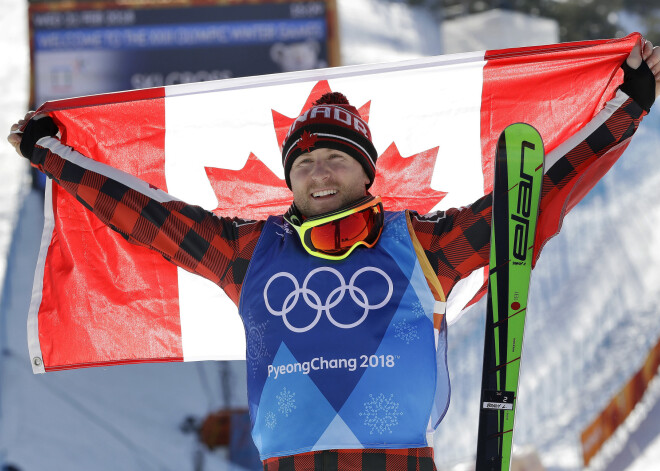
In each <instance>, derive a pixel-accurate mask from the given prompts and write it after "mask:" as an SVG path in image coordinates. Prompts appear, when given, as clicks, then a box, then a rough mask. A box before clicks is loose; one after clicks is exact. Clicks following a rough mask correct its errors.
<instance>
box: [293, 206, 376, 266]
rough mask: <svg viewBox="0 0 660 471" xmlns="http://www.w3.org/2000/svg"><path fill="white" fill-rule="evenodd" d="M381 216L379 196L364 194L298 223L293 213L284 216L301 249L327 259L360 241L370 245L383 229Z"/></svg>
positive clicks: (341, 255) (347, 251)
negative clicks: (350, 201)
mask: <svg viewBox="0 0 660 471" xmlns="http://www.w3.org/2000/svg"><path fill="white" fill-rule="evenodd" d="M383 219H384V215H383V203H382V202H381V199H380V197H379V196H377V197H373V196H367V197H366V198H362V199H360V200H358V201H357V202H356V203H355V204H354V205H352V206H350V207H348V208H341V209H339V210H337V211H334V212H331V213H329V214H328V213H326V214H321V215H319V216H314V217H311V218H309V219H306V220H305V221H303V222H302V223H299V220H298V218H297V217H296V216H291V217H290V219H289V218H287V220H288V221H289V222H290V223H291V226H292V227H293V228H294V229H295V230H296V232H298V235H299V236H300V241H301V242H302V245H303V247H304V248H305V250H306V251H307V252H308V253H309V254H311V255H314V256H315V257H320V258H325V259H328V260H343V259H345V258H346V257H348V256H349V255H350V254H351V252H353V250H355V249H356V248H357V247H358V246H360V245H364V246H365V247H373V246H374V245H375V244H376V242H378V238H379V237H380V234H381V232H382V231H383Z"/></svg>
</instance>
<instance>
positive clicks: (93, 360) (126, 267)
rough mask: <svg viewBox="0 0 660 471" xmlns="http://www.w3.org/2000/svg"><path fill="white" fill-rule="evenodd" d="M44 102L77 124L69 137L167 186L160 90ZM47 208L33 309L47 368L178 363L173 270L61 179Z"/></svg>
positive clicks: (68, 124) (69, 124)
mask: <svg viewBox="0 0 660 471" xmlns="http://www.w3.org/2000/svg"><path fill="white" fill-rule="evenodd" d="M42 110H44V111H50V112H51V115H52V116H53V118H54V119H55V120H56V121H57V122H59V123H61V124H63V125H64V126H62V127H61V129H62V128H68V129H75V130H77V131H76V132H75V133H71V134H67V133H66V132H65V135H64V136H63V138H62V141H63V142H64V143H65V144H67V145H70V146H72V147H73V148H75V149H77V150H79V151H80V152H81V153H83V154H84V155H87V156H90V157H91V158H93V159H94V160H97V161H99V162H103V163H106V164H109V165H111V166H113V167H116V168H118V169H120V170H122V171H125V172H128V173H131V174H133V175H136V176H138V177H139V178H141V179H143V180H145V181H147V182H149V183H150V184H152V185H155V186H157V187H159V188H161V189H163V190H165V191H167V185H166V182H165V172H164V163H165V100H164V89H150V90H138V91H134V92H125V93H119V94H113V95H99V96H95V97H83V98H74V99H70V100H61V101H57V102H51V103H47V104H46V105H44V107H42ZM113 122H114V123H117V122H119V123H121V127H120V128H119V129H117V127H116V126H111V125H108V123H113ZM120 143H121V144H122V145H120ZM136 155H138V156H140V158H139V159H135V158H130V157H131V156H136ZM53 211H54V213H55V214H54V217H55V227H54V233H53V237H52V240H51V244H50V247H49V249H48V256H47V259H46V265H45V270H44V280H43V293H42V294H43V296H42V303H41V306H40V310H39V340H40V344H41V351H42V354H43V360H44V366H45V369H46V370H56V369H65V368H80V367H83V366H97V365H101V364H102V365H108V364H113V363H114V364H122V363H136V362H142V361H154V359H158V361H181V360H182V358H183V350H182V346H181V324H180V318H179V301H178V283H177V268H176V267H175V266H174V265H173V264H171V263H169V262H167V261H166V260H165V259H163V258H162V257H160V256H158V255H156V254H154V253H153V252H152V251H150V250H149V249H146V248H142V247H137V246H134V245H132V244H129V243H128V242H126V241H125V240H124V239H123V238H122V237H121V236H119V235H118V234H117V233H115V232H113V231H112V230H110V229H108V228H107V227H106V226H104V225H103V224H102V223H101V222H100V221H99V220H98V219H97V218H96V216H94V215H93V214H92V213H91V212H89V211H87V210H86V209H85V208H84V207H83V206H82V205H80V204H79V203H78V202H77V201H75V199H74V198H73V197H72V196H71V195H69V194H68V193H66V192H65V191H64V190H62V189H60V188H59V187H58V186H57V185H53ZM83 293H84V294H83ZM150 293H151V294H154V293H155V296H150ZM83 301H84V302H86V305H85V306H80V302H83ZM108 312H110V313H111V315H107V313H108ZM145 335H148V338H145ZM109 358H110V359H116V360H113V361H108V359H109Z"/></svg>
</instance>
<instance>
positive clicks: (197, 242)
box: [34, 138, 264, 304]
mask: <svg viewBox="0 0 660 471" xmlns="http://www.w3.org/2000/svg"><path fill="white" fill-rule="evenodd" d="M34 152H35V153H37V152H39V153H42V154H43V155H42V156H39V157H40V158H41V159H42V160H41V161H42V162H43V164H42V165H40V166H39V167H38V168H39V169H40V170H42V171H43V172H44V173H45V174H46V175H48V176H49V177H50V178H52V179H53V180H54V181H56V182H57V183H58V184H59V185H60V186H61V187H62V188H63V189H65V190H66V191H67V192H68V193H70V194H71V195H73V196H75V198H76V199H77V200H78V201H79V202H80V203H82V205H83V206H85V207H86V208H87V209H88V210H90V211H92V212H93V213H94V214H95V215H96V216H97V217H98V218H99V219H100V220H101V221H102V222H103V223H104V224H106V225H107V226H108V227H110V228H111V229H113V230H114V231H116V232H118V233H119V234H121V236H122V237H123V238H124V239H126V240H127V241H129V242H131V243H133V244H136V245H140V246H144V247H148V248H150V249H153V250H155V251H157V252H159V253H160V254H161V255H163V257H165V258H166V259H167V260H169V261H171V262H173V263H174V264H176V265H177V266H180V267H182V268H184V269H186V270H188V271H191V272H193V273H196V274H199V275H201V276H203V277H205V278H207V279H209V280H211V281H213V282H214V283H216V284H218V285H219V286H220V287H222V288H223V289H224V290H225V292H226V293H227V295H228V296H229V297H230V298H231V299H232V301H234V303H236V304H238V298H239V294H240V290H241V286H242V284H243V279H244V277H245V272H246V271H247V267H248V263H249V261H250V258H251V256H252V253H253V252H254V248H255V246H256V243H257V239H258V238H259V235H260V234H261V230H262V228H263V224H264V221H251V220H243V219H238V218H221V217H218V216H216V215H215V214H213V213H212V212H210V211H207V210H205V209H203V208H201V207H199V206H193V205H189V204H186V203H184V202H183V201H179V200H177V199H175V198H173V197H171V196H170V195H168V194H167V193H165V192H163V191H161V190H159V189H157V188H155V187H153V186H151V185H149V184H147V183H146V182H143V181H141V180H139V179H137V178H135V177H132V176H131V175H128V174H125V173H123V172H120V171H118V170H116V169H113V168H112V167H109V166H107V165H104V164H100V163H98V162H94V161H92V160H91V159H88V158H86V157H84V156H82V155H81V154H79V153H78V152H76V151H74V150H73V149H71V148H70V147H67V146H64V145H63V144H61V143H60V142H59V141H58V140H56V139H54V138H44V139H42V140H40V141H39V142H38V144H37V146H35V151H34Z"/></svg>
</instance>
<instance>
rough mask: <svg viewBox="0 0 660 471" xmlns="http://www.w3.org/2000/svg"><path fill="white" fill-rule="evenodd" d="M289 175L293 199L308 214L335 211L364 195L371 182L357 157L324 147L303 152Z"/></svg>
mask: <svg viewBox="0 0 660 471" xmlns="http://www.w3.org/2000/svg"><path fill="white" fill-rule="evenodd" d="M289 177H290V179H291V190H292V191H293V201H294V203H295V204H296V206H297V207H298V209H299V210H300V212H301V213H302V214H303V215H305V216H307V217H310V216H316V215H319V214H322V213H327V212H328V211H334V210H335V209H339V208H341V207H342V206H346V205H347V204H349V203H352V202H353V201H355V200H357V199H359V198H362V197H363V196H365V195H366V194H367V191H366V185H367V184H368V183H369V177H367V174H366V173H365V171H364V169H363V168H362V165H360V163H359V162H358V161H357V160H355V159H354V158H353V157H351V156H350V155H348V154H347V153H345V152H342V151H339V150H334V149H325V148H321V149H315V150H313V151H311V152H307V153H306V154H302V155H300V156H299V157H298V158H297V159H296V160H295V161H294V162H293V165H292V166H291V173H290V174H289Z"/></svg>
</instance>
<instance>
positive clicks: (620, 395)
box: [0, 0, 660, 471]
mask: <svg viewBox="0 0 660 471" xmlns="http://www.w3.org/2000/svg"><path fill="white" fill-rule="evenodd" d="M633 31H639V32H641V33H642V34H644V35H645V37H646V38H647V39H649V40H651V41H653V42H654V44H660V5H658V2H657V0H510V1H506V0H500V1H495V0H492V1H480V0H463V1H459V0H401V1H395V0H390V1H388V0H325V1H297V0H290V1H286V0H281V1H272V0H271V1H269V0H250V1H238V0H234V1H226V0H217V1H207V0H203V1H202V0H189V1H177V2H169V1H163V0H144V1H135V0H117V1H115V2H106V1H99V2H93V3H92V2H89V3H82V2H73V1H46V2H43V1H42V2H30V3H27V2H25V1H24V0H0V51H1V52H2V57H3V67H2V68H0V83H1V84H2V89H3V90H5V92H4V93H2V94H0V129H4V130H5V133H7V132H8V131H9V127H10V125H11V124H12V123H13V122H15V121H16V120H18V118H20V117H21V116H23V114H24V113H25V112H26V111H27V110H28V109H34V108H35V107H36V106H38V105H39V104H41V103H42V102H44V101H46V100H52V99H58V98H65V97H71V96H80V95H86V94H93V93H103V92H111V91H117V90H125V89H133V88H145V87H153V86H163V85H172V84H177V83H185V82H197V81H206V80H221V79H225V78H232V77H241V76H247V75H259V74H270V73H278V72H287V71H295V70H304V69H311V68H323V67H335V66H341V65H353V64H363V63H373V62H386V61H397V60H403V59H412V58H418V57H423V56H430V55H439V54H452V53H460V52H467V51H476V50H485V49H499V48H509V47H519V46H532V45H539V44H550V43H557V42H566V41H582V40H589V39H602V38H613V37H621V36H624V35H626V34H628V33H630V32H633ZM183 46H185V48H184V47H183ZM658 149H660V113H658V110H652V112H651V115H650V116H649V117H647V118H646V119H645V120H644V122H643V124H642V126H641V127H640V129H639V131H638V133H637V135H636V136H635V138H634V139H633V142H632V144H631V146H630V147H629V149H628V150H627V152H626V154H625V155H624V157H622V159H621V161H620V162H619V163H617V165H615V167H614V168H613V170H612V171H611V172H610V173H609V174H608V175H607V176H606V177H605V178H604V179H603V180H602V181H601V182H600V183H599V184H598V186H597V187H596V188H595V189H594V190H593V191H592V192H591V193H590V195H589V196H588V197H587V198H586V199H585V200H584V201H583V202H582V203H581V204H580V205H579V206H578V207H577V208H575V209H574V210H573V211H572V212H571V214H570V215H569V216H568V217H567V218H566V220H565V223H564V227H563V228H562V233H561V234H560V235H559V236H558V237H556V238H555V239H553V240H552V241H550V243H549V244H548V245H547V246H546V247H545V248H544V252H543V256H542V257H541V259H540V261H539V263H538V265H537V268H536V269H535V271H534V275H533V277H532V287H531V291H530V293H531V294H530V304H529V308H528V316H527V326H526V333H525V355H524V360H523V364H522V371H521V385H520V391H519V403H518V409H517V414H516V415H517V417H516V422H517V423H516V434H515V436H514V454H515V456H514V465H513V469H515V470H528V471H531V470H554V471H559V470H579V469H585V468H587V469H594V470H596V469H598V470H608V471H615V470H616V471H619V470H626V471H638V470H639V471H641V470H652V469H660V465H659V464H658V463H660V401H658V398H659V397H660V381H659V380H658V379H657V371H658V364H659V363H660V343H659V339H660V316H659V314H660V308H658V306H659V305H660V268H659V267H660V250H658V249H657V247H658V245H660V192H658V190H657V189H658V188H659V187H660V165H658V160H659V157H660V155H659V151H658ZM0 179H1V180H2V183H1V184H0V288H1V291H0V469H2V470H5V471H9V470H21V471H31V470H46V469H48V470H60V469H62V470H65V469H66V470H90V469H91V470H105V469H108V470H110V469H112V470H116V469H126V470H138V469H139V470H175V469H176V470H195V471H198V470H199V471H201V470H258V469H261V467H260V464H259V461H258V459H257V457H256V450H255V449H254V446H253V445H252V443H251V439H250V436H249V419H248V417H247V412H246V408H247V399H246V387H245V381H246V380H245V364H244V362H199V363H186V364H160V365H130V366H121V367H109V368H92V369H85V370H74V371H63V372H57V373H49V374H47V375H39V376H35V375H33V374H32V371H31V368H30V361H29V357H28V352H27V343H26V335H27V334H26V325H25V324H26V318H27V312H28V307H29V301H30V296H31V292H32V281H33V276H34V268H35V265H36V259H37V255H38V250H39V244H40V240H41V230H42V225H43V184H44V180H43V177H42V176H41V175H39V174H38V173H36V172H31V170H30V169H29V166H28V165H27V163H26V162H24V161H23V160H22V159H19V158H17V157H16V155H15V154H14V152H13V149H12V148H11V147H10V146H9V145H8V144H2V145H0ZM585 234H586V235H585ZM484 319H485V304H484V303H483V302H482V303H479V304H477V305H476V306H475V307H474V308H472V310H471V311H470V312H469V313H468V314H467V315H465V316H463V318H462V319H461V320H460V321H459V322H457V323H456V324H455V325H452V326H451V327H450V331H449V342H450V352H449V361H450V365H449V367H450V374H451V378H452V387H453V390H452V404H451V406H450V409H449V413H448V414H447V416H446V418H445V420H444V421H443V422H442V424H441V425H440V427H439V429H438V431H437V432H436V435H435V451H436V463H437V466H438V469H439V470H455V471H458V470H465V471H467V470H470V469H473V461H474V452H475V449H476V433H477V420H478V406H477V404H478V398H479V388H480V380H481V379H480V378H481V362H482V351H483V325H484Z"/></svg>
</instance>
